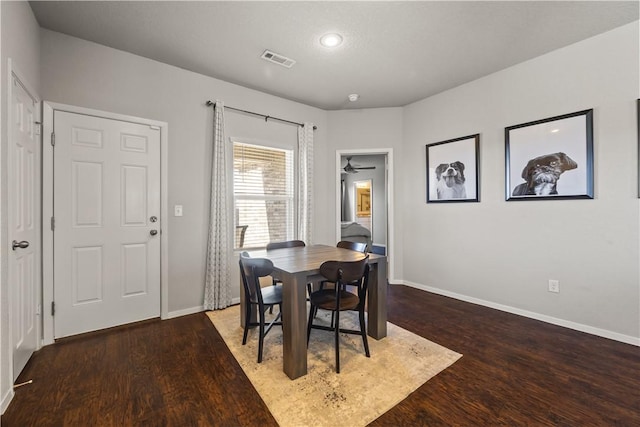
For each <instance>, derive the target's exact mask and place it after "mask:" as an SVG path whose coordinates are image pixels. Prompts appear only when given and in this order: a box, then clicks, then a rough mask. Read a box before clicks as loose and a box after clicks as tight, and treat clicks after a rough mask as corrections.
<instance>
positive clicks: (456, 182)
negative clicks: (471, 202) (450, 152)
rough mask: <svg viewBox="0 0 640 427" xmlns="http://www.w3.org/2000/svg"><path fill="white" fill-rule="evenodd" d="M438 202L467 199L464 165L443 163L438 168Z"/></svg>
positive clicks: (460, 163) (458, 162)
mask: <svg viewBox="0 0 640 427" xmlns="http://www.w3.org/2000/svg"><path fill="white" fill-rule="evenodd" d="M436 180H437V181H438V182H437V184H436V191H437V195H438V200H448V199H466V198H467V190H466V188H465V184H464V183H465V181H466V180H465V177H464V163H462V162H460V161H455V162H453V163H442V164H440V165H438V167H437V168H436Z"/></svg>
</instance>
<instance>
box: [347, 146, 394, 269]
mask: <svg viewBox="0 0 640 427" xmlns="http://www.w3.org/2000/svg"><path fill="white" fill-rule="evenodd" d="M392 189H393V150H392V149H391V148H378V149H375V148H374V149H354V150H337V151H336V241H339V240H354V241H363V242H367V244H368V245H369V251H370V252H373V253H377V254H380V255H386V256H387V260H388V263H389V277H393V274H394V264H393V255H394V233H393V223H394V222H393V221H394V220H393V218H394V213H393V191H392Z"/></svg>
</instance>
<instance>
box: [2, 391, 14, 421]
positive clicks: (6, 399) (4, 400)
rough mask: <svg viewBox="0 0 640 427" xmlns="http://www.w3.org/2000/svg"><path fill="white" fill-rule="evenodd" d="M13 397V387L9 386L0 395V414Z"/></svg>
mask: <svg viewBox="0 0 640 427" xmlns="http://www.w3.org/2000/svg"><path fill="white" fill-rule="evenodd" d="M12 399H13V387H11V388H9V390H7V392H6V393H5V394H4V396H2V403H0V415H2V414H4V411H6V410H7V408H8V407H9V403H11V400H12Z"/></svg>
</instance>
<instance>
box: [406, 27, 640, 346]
mask: <svg viewBox="0 0 640 427" xmlns="http://www.w3.org/2000/svg"><path fill="white" fill-rule="evenodd" d="M638 52H639V47H638V22H635V23H633V24H629V25H626V26H623V27H620V28H619V29H616V30H613V31H610V32H608V33H604V34H602V35H599V36H596V37H593V38H591V39H588V40H585V41H582V42H579V43H576V44H574V45H571V46H568V47H566V48H563V49H560V50H557V51H555V52H552V53H549V54H547V55H544V56H541V57H539V58H536V59H533V60H530V61H527V62H525V63H522V64H520V65H517V66H514V67H511V68H508V69H506V70H503V71H501V72H498V73H495V74H492V75H489V76H487V77H485V78H482V79H480V80H477V81H474V82H471V83H468V84H465V85H462V86H460V87H458V88H455V89H452V90H449V91H446V92H444V93H441V94H439V95H436V96H433V97H431V98H428V99H425V100H422V101H420V102H416V103H415V104H413V105H410V106H408V107H406V108H405V111H404V120H405V126H404V147H403V150H404V152H403V165H404V167H403V168H401V169H399V172H400V173H401V174H404V177H403V179H402V184H403V188H402V190H401V194H400V195H399V197H400V198H401V199H402V202H401V205H402V209H401V210H400V215H398V218H397V220H398V221H400V222H402V223H403V227H404V235H403V237H402V238H401V239H400V240H401V241H402V246H403V253H404V257H403V258H404V259H403V261H404V269H403V278H404V280H405V281H406V282H407V283H411V284H415V285H418V286H428V287H432V288H437V289H439V290H440V291H442V292H445V293H448V294H451V295H454V296H464V297H465V298H471V299H477V300H480V301H484V302H489V303H490V304H493V305H496V306H500V305H502V306H506V307H511V308H514V309H516V310H521V311H523V312H528V313H535V314H536V315H537V316H538V317H541V318H544V319H545V320H552V321H553V320H554V319H555V320H561V322H560V323H563V324H567V325H569V326H576V325H574V324H577V325H583V326H586V327H587V328H591V330H592V331H593V332H602V331H611V332H613V333H614V334H620V335H621V336H620V337H619V338H622V339H624V338H625V337H627V338H629V337H635V342H639V341H638V337H640V309H639V304H640V293H639V272H638V268H639V261H640V259H639V236H638V233H639V230H638V224H639V219H640V217H639V200H638V180H637V173H638V154H637V150H638V139H637V135H636V129H637V127H636V126H637V124H636V120H637V119H636V99H637V98H639V97H640V96H639V95H640V93H639V92H640V89H639V84H638V76H639V70H638V62H639V58H638V55H639V53H638ZM589 108H593V109H594V140H595V141H594V145H595V150H594V157H595V199H594V200H565V201H559V200H558V201H520V202H505V200H504V193H505V192H504V181H505V179H504V168H505V166H504V162H505V151H504V128H505V127H507V126H511V125H516V124H520V123H525V122H530V121H534V120H538V119H544V118H548V117H553V116H557V115H561V114H566V113H571V112H575V111H580V110H584V109H589ZM474 133H480V134H481V136H480V163H481V165H480V175H481V177H480V182H481V192H480V197H481V203H461V204H426V203H425V197H424V194H425V191H426V190H425V185H426V184H425V179H424V174H419V175H417V176H414V174H413V172H412V171H420V170H423V169H424V163H425V144H427V143H432V142H437V141H443V140H447V139H451V138H456V137H462V136H465V135H470V134H474ZM549 279H557V280H559V281H560V293H559V294H554V293H549V292H548V291H547V285H548V283H547V282H548V280H549ZM497 338H499V337H497Z"/></svg>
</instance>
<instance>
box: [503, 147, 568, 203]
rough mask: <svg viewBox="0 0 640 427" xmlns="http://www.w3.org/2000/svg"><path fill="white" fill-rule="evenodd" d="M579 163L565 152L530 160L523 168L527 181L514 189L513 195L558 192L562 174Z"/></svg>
mask: <svg viewBox="0 0 640 427" xmlns="http://www.w3.org/2000/svg"><path fill="white" fill-rule="evenodd" d="M577 167H578V164H577V163H576V162H575V161H573V159H571V157H569V156H567V155H566V154H565V153H554V154H545V155H544V156H539V157H536V158H535V159H531V160H529V162H528V163H527V165H526V166H525V167H524V169H522V179H524V180H525V181H526V182H524V183H522V184H520V185H518V186H517V187H516V188H514V189H513V194H512V195H513V196H549V195H554V194H558V190H557V185H558V181H559V180H560V175H562V174H563V173H564V172H565V171H568V170H571V169H575V168H577Z"/></svg>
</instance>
